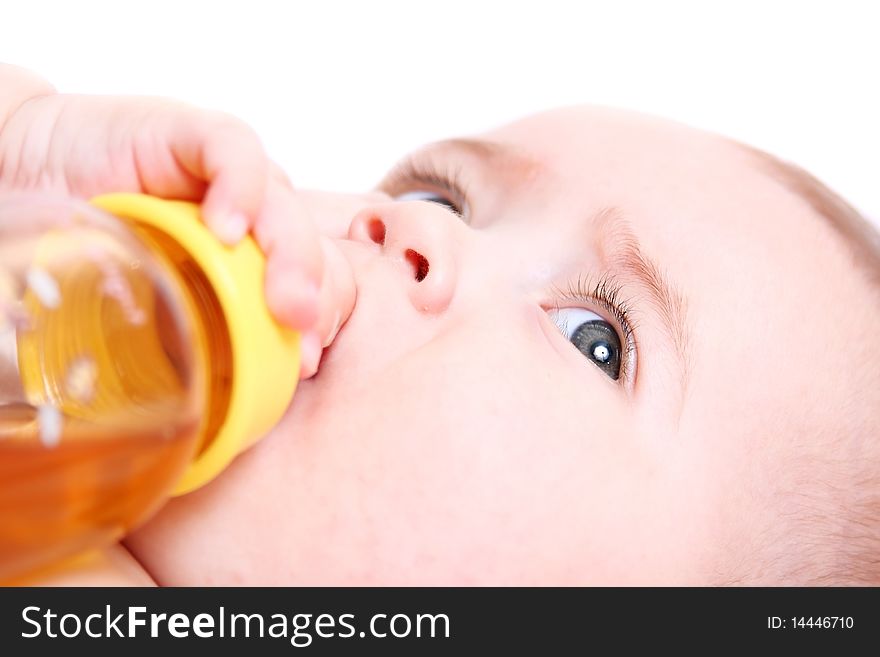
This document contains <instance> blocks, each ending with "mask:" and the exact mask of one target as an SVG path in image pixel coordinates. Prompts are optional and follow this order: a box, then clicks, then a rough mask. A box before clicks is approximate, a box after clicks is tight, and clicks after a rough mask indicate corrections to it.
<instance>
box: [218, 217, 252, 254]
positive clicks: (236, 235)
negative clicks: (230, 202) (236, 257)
mask: <svg viewBox="0 0 880 657" xmlns="http://www.w3.org/2000/svg"><path fill="white" fill-rule="evenodd" d="M247 230H248V221H247V217H245V216H244V215H243V214H242V213H241V212H233V213H232V214H231V215H229V216H228V217H226V218H225V219H224V220H222V221H219V222H217V225H216V226H215V227H214V233H215V234H216V235H217V237H218V238H220V241H221V242H223V243H224V244H228V245H229V246H234V245H236V244H238V243H239V242H240V241H241V240H242V238H243V237H244V236H245V234H246V233H247Z"/></svg>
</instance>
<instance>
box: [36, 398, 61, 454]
mask: <svg viewBox="0 0 880 657" xmlns="http://www.w3.org/2000/svg"><path fill="white" fill-rule="evenodd" d="M63 423H64V418H63V417H62V416H61V411H59V410H58V409H57V408H55V407H54V406H52V405H51V404H43V405H42V406H40V407H39V408H38V409H37V425H38V426H39V428H40V442H41V443H43V445H44V446H45V447H48V448H49V449H52V448H53V447H57V446H58V443H60V442H61V428H62V425H63Z"/></svg>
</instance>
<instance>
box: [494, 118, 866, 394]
mask: <svg viewBox="0 0 880 657" xmlns="http://www.w3.org/2000/svg"><path fill="white" fill-rule="evenodd" d="M486 138H487V139H489V140H491V141H496V142H500V143H503V144H507V145H509V146H512V147H514V148H516V149H518V150H519V151H520V152H521V153H524V154H527V155H528V156H530V157H532V158H533V159H534V160H536V161H537V162H538V163H539V164H540V167H541V169H542V171H543V174H542V175H544V176H545V177H547V178H550V179H553V180H554V181H556V183H557V184H555V185H552V186H549V187H545V188H540V187H538V186H532V187H530V188H528V189H525V190H524V191H522V192H521V193H523V194H529V193H542V192H541V191H537V190H541V189H548V188H549V189H552V192H553V193H552V194H551V195H548V196H547V197H546V198H545V199H544V201H545V202H546V203H548V204H553V205H552V208H553V210H552V211H553V212H572V213H576V214H577V215H578V216H580V217H583V221H591V217H595V216H597V211H598V210H600V209H601V208H605V207H615V208H618V209H619V210H620V211H621V213H622V214H623V215H624V216H625V217H626V218H627V219H628V221H629V223H630V225H631V226H632V228H633V232H634V233H635V234H636V236H637V237H638V239H639V242H640V244H641V245H642V247H643V248H644V251H645V253H646V254H647V255H649V256H650V257H651V258H652V259H653V260H655V261H657V262H658V263H659V264H660V266H661V267H662V269H663V270H664V272H665V273H667V274H668V277H669V279H670V280H671V281H672V282H674V283H675V284H676V286H677V287H678V288H680V289H681V290H682V292H683V296H684V297H685V298H686V299H687V300H688V302H689V303H688V308H689V316H690V317H689V318H690V321H691V322H692V323H693V324H695V325H696V326H697V327H698V328H697V331H696V333H697V334H702V335H701V336H700V338H701V340H700V339H698V340H697V342H700V341H702V343H703V346H704V347H706V354H705V356H706V360H707V361H711V362H713V363H714V364H716V365H717V364H719V362H720V361H726V364H725V371H729V372H730V373H731V376H732V377H733V378H734V379H737V380H738V379H739V378H740V376H739V375H741V374H743V373H745V372H747V371H748V369H743V368H742V362H743V361H744V360H748V359H750V358H753V357H754V353H755V351H754V350H755V348H756V345H764V344H766V343H767V341H768V340H775V341H779V340H789V341H790V347H789V348H788V349H787V351H788V352H789V355H793V354H795V353H799V354H800V355H801V357H802V358H803V359H804V362H811V361H810V355H809V354H810V350H811V349H815V332H811V331H808V330H804V329H805V326H806V325H805V323H804V317H807V316H810V314H811V313H814V312H815V311H816V309H817V308H823V309H826V310H827V309H829V308H842V307H851V306H856V307H857V306H859V305H861V304H864V301H865V298H866V294H868V293H869V292H868V288H867V287H866V286H864V285H859V284H858V283H859V282H858V280H857V279H858V277H859V273H858V271H857V269H858V268H857V267H856V266H855V265H854V261H853V253H855V252H859V253H861V256H860V257H861V259H862V260H864V261H865V262H869V261H872V259H873V262H874V263H877V253H880V247H875V248H868V247H866V246H865V245H866V244H873V243H876V234H875V233H874V232H873V231H872V230H870V228H867V226H866V224H865V223H864V222H862V221H860V220H859V219H858V215H857V213H855V212H854V211H852V210H851V208H849V209H848V206H846V204H845V203H843V202H842V201H841V200H840V199H839V198H838V197H836V196H835V195H834V194H833V193H831V192H830V191H829V190H827V189H826V188H824V186H822V185H821V184H820V183H818V181H815V180H814V179H812V178H811V177H809V176H808V175H807V174H805V173H803V174H802V172H799V170H797V169H795V168H792V167H789V166H788V165H784V164H782V163H779V162H778V161H776V160H774V159H773V158H770V157H769V156H765V155H763V154H761V153H760V151H755V150H754V149H750V148H747V147H744V146H742V145H740V144H737V143H736V142H733V141H732V140H729V139H726V138H723V137H720V136H717V135H713V134H710V133H706V132H703V131H700V130H697V129H693V128H690V127H687V126H684V125H681V124H678V123H674V122H670V121H665V120H662V119H656V118H653V117H646V116H643V115H639V114H634V113H631V112H623V111H618V110H611V109H606V108H568V109H563V110H555V111H552V112H547V113H544V114H540V115H536V116H533V117H528V118H526V119H523V120H521V121H518V122H516V123H513V124H510V125H508V126H504V127H502V128H500V129H498V130H495V131H493V132H491V133H489V134H488V135H486ZM533 190H534V191H533ZM518 193H519V192H518ZM596 226H597V228H598V227H599V224H596ZM841 238H843V239H841ZM875 271H880V265H878V266H876V267H875ZM846 328H849V326H848V327H846ZM795 341H797V342H798V345H797V348H795V345H794V342H795ZM720 345H724V349H720ZM762 348H763V347H762ZM792 362H793V361H792ZM812 362H817V361H816V359H813V361H812ZM728 368H729V369H728ZM757 369H760V370H763V364H762V365H761V366H760V367H758V368H757ZM776 369H777V370H779V371H786V364H785V363H783V362H781V361H780V360H779V359H778V358H777V367H776ZM794 370H797V368H796V367H792V369H791V370H790V371H791V372H793V371H794ZM756 371H757V370H756ZM775 375H776V373H774V372H773V371H772V370H768V371H767V376H768V377H772V378H775ZM788 383H789V382H786V385H788Z"/></svg>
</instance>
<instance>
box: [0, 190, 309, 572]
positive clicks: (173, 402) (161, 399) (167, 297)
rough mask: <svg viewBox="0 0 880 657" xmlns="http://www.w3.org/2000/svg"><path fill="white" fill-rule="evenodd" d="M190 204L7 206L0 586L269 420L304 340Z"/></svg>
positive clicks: (103, 528) (87, 539)
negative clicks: (280, 320)
mask: <svg viewBox="0 0 880 657" xmlns="http://www.w3.org/2000/svg"><path fill="white" fill-rule="evenodd" d="M264 265H265V263H264V260H263V257H262V255H261V254H260V252H259V250H258V249H257V247H256V245H255V244H254V243H253V241H252V240H250V238H246V240H245V241H244V242H242V243H241V244H240V245H238V246H237V247H235V248H227V247H225V246H223V245H221V244H220V243H219V242H218V241H217V240H216V239H215V238H214V237H213V236H212V235H211V234H210V233H209V231H208V230H207V229H206V228H205V227H204V225H203V224H202V222H201V220H200V218H199V215H198V208H197V207H196V206H195V205H192V204H188V203H181V202H173V201H162V200H159V199H155V198H151V197H147V196H140V195H111V196H106V197H100V198H98V199H95V200H94V201H93V202H92V203H91V204H85V203H80V202H75V201H71V200H69V199H57V198H47V197H43V196H32V195H29V196H21V197H10V198H7V199H0V582H3V581H9V580H10V579H11V578H15V577H19V576H22V575H24V574H27V573H32V572H34V571H36V570H38V569H40V568H41V567H43V566H46V565H49V564H53V563H57V562H58V561H59V560H63V559H64V558H66V557H69V556H73V555H76V554H78V553H81V552H83V551H85V550H88V549H90V548H100V547H102V546H106V545H108V544H110V543H112V542H114V541H117V540H119V539H120V538H122V537H123V536H124V535H125V534H126V533H127V532H128V531H130V530H131V529H132V528H134V527H136V526H137V525H138V524H140V523H142V522H143V521H144V520H145V519H146V518H148V517H149V516H150V515H151V514H152V513H153V512H155V511H156V510H157V509H158V508H159V507H160V506H161V505H162V503H163V502H164V501H166V500H167V499H168V497H169V496H171V495H173V494H180V493H185V492H188V491H190V490H193V489H195V488H198V487H199V486H201V485H203V484H204V483H206V482H207V481H209V480H210V479H212V478H213V477H214V476H216V475H217V474H218V473H219V472H220V471H221V470H222V469H223V468H224V467H225V466H226V465H227V464H228V463H229V462H230V461H231V460H232V459H233V458H234V457H235V455H236V454H238V453H239V452H241V451H242V450H243V449H245V448H246V447H247V446H249V445H250V444H252V443H253V442H254V441H255V440H257V439H258V438H259V437H260V436H262V435H263V433H265V431H267V430H268V429H269V428H270V427H271V426H272V425H273V424H275V423H276V422H277V420H278V419H279V418H280V416H281V415H282V414H283V412H284V410H285V408H286V407H287V405H288V403H289V402H290V398H291V396H292V395H293V392H294V389H295V387H296V382H297V380H298V378H299V344H298V336H297V335H296V334H295V333H294V332H292V331H288V330H285V329H282V328H281V327H279V326H278V325H277V324H276V323H275V322H274V321H273V320H272V319H271V316H270V315H269V311H268V309H267V308H266V305H265V300H264V297H263V291H262V290H263V273H264Z"/></svg>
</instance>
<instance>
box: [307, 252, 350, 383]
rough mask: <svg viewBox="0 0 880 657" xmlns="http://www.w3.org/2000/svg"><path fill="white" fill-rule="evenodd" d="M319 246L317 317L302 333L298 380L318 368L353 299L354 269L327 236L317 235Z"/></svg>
mask: <svg viewBox="0 0 880 657" xmlns="http://www.w3.org/2000/svg"><path fill="white" fill-rule="evenodd" d="M321 249H322V251H323V254H324V276H323V282H322V285H321V291H320V297H319V300H318V319H317V321H316V322H315V325H314V327H313V328H312V329H311V331H309V332H308V333H307V334H306V335H305V336H303V346H302V362H301V365H300V378H302V379H307V378H309V377H311V376H313V375H314V374H315V373H316V372H317V371H318V366H319V363H320V360H321V354H322V351H323V350H324V349H326V348H327V347H329V346H330V345H331V344H332V342H333V340H335V339H336V336H337V335H338V334H339V330H340V329H341V328H342V326H343V325H344V324H345V322H347V321H348V318H349V317H350V316H351V313H352V310H353V309H354V305H355V301H356V298H357V286H356V284H355V278H354V272H353V270H352V268H351V264H350V263H349V262H348V259H347V258H346V257H345V256H344V255H343V254H342V252H341V251H340V250H339V248H338V247H337V246H336V244H335V243H334V242H333V240H331V239H329V238H326V237H322V238H321Z"/></svg>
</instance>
